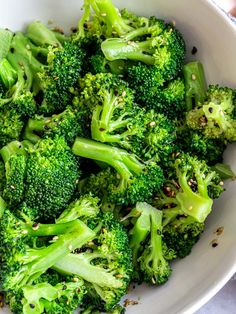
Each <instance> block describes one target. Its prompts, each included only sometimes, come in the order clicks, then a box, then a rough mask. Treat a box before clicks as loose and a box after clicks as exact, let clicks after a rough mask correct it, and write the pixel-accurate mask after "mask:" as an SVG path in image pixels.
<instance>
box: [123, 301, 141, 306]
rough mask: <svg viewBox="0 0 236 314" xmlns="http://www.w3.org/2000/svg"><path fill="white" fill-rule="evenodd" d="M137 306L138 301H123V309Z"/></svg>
mask: <svg viewBox="0 0 236 314" xmlns="http://www.w3.org/2000/svg"><path fill="white" fill-rule="evenodd" d="M137 304H138V301H135V300H129V299H126V300H125V301H124V307H127V306H129V305H137Z"/></svg>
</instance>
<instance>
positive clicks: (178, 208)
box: [154, 154, 223, 226]
mask: <svg viewBox="0 0 236 314" xmlns="http://www.w3.org/2000/svg"><path fill="white" fill-rule="evenodd" d="M173 167H174V168H173V169H174V171H175V175H174V176H173V177H172V178H170V179H172V180H169V181H167V182H166V184H165V185H164V192H161V193H159V194H158V195H157V197H156V198H155V201H154V204H155V205H156V206H157V207H158V208H160V209H162V210H163V212H164V222H163V224H164V226H165V225H166V224H168V223H169V222H171V221H172V220H174V219H175V218H176V217H177V216H178V215H187V216H191V217H193V218H194V219H195V220H196V221H197V222H199V223H202V222H204V221H205V220H206V218H207V216H208V215H209V214H210V212H211V210H212V204H213V200H212V198H217V197H219V195H220V194H221V193H222V192H223V188H222V181H221V178H220V177H219V176H218V174H217V173H216V172H215V171H213V170H211V168H210V167H208V166H207V164H206V163H205V162H204V161H200V160H198V159H197V158H196V157H192V156H189V155H187V154H182V155H180V157H178V159H176V160H175V162H174V164H173Z"/></svg>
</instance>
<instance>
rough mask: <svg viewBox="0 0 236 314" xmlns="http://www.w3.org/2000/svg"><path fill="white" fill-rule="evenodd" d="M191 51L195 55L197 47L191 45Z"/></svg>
mask: <svg viewBox="0 0 236 314" xmlns="http://www.w3.org/2000/svg"><path fill="white" fill-rule="evenodd" d="M191 53H192V55H195V54H196V53H197V47H195V46H193V48H192V51H191Z"/></svg>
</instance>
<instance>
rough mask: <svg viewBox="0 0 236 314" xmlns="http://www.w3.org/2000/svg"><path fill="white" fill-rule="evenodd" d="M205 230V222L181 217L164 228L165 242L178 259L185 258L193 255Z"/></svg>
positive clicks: (189, 217)
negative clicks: (195, 246) (193, 250)
mask: <svg viewBox="0 0 236 314" xmlns="http://www.w3.org/2000/svg"><path fill="white" fill-rule="evenodd" d="M203 229H204V223H203V222H202V223H201V222H197V221H196V220H195V219H194V218H193V217H191V216H188V217H181V216H179V217H178V218H176V219H174V220H173V221H172V222H170V223H169V224H167V225H166V226H165V227H164V228H163V236H164V241H165V243H166V244H167V247H168V248H170V249H172V250H173V251H174V252H175V253H176V256H177V257H179V258H183V257H185V256H187V255H189V254H190V253H191V250H192V247H193V246H194V245H195V243H196V242H197V241H198V240H199V238H200V235H201V233H202V232H203Z"/></svg>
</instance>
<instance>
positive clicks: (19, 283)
mask: <svg viewBox="0 0 236 314" xmlns="http://www.w3.org/2000/svg"><path fill="white" fill-rule="evenodd" d="M45 236H46V237H48V236H57V240H56V241H52V242H51V243H50V242H49V243H46V242H45V244H44V246H43V247H37V242H36V241H37V238H38V237H45ZM94 236H95V233H94V232H93V231H92V230H91V229H90V228H88V227H87V226H86V225H85V224H84V223H83V222H82V221H79V220H76V221H71V222H68V223H64V224H51V225H44V224H38V223H34V222H31V221H29V219H28V218H27V220H26V222H24V221H22V220H19V219H17V218H15V216H14V215H13V214H12V213H11V212H10V211H9V210H8V209H5V211H4V214H3V217H2V219H1V221H0V239H1V246H0V253H1V254H0V261H1V271H0V287H1V290H3V291H14V290H19V289H21V288H23V287H24V286H25V285H28V284H29V285H30V284H32V283H33V282H34V280H36V279H37V278H38V277H39V276H41V275H42V274H43V273H44V272H45V271H46V270H47V269H48V268H50V267H52V266H53V265H54V264H55V263H56V262H57V261H58V260H60V259H61V258H62V257H64V256H66V255H67V254H69V253H70V252H72V251H73V250H75V249H78V248H80V247H81V246H82V245H84V244H85V243H86V242H87V241H90V240H91V239H93V238H94Z"/></svg>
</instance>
